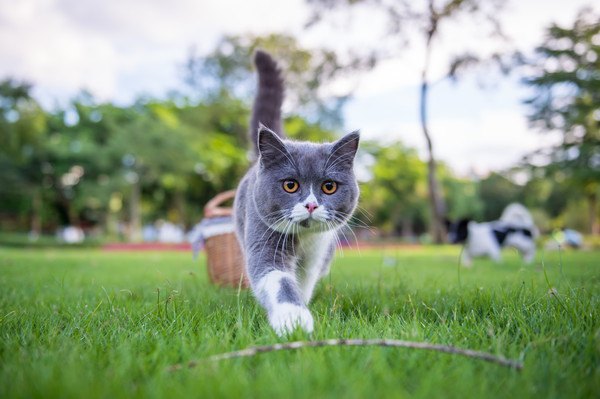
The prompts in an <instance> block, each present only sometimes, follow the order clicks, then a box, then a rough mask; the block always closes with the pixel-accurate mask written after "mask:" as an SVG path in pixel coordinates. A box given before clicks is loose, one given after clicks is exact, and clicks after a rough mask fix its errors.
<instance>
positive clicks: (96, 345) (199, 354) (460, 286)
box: [0, 247, 600, 399]
mask: <svg viewBox="0 0 600 399" xmlns="http://www.w3.org/2000/svg"><path fill="white" fill-rule="evenodd" d="M458 253H459V250H458V249H457V248H451V247H445V248H422V249H419V248H417V249H414V248H413V249H388V250H386V251H382V250H364V251H362V253H361V254H359V253H358V252H355V251H350V250H346V251H345V254H344V256H341V255H338V257H337V259H336V261H335V263H334V265H333V268H332V275H331V277H330V278H328V279H327V280H326V281H323V282H321V283H320V285H319V286H318V289H317V292H316V297H315V299H314V302H313V303H312V304H311V310H312V312H313V314H314V316H315V324H316V325H315V332H314V334H313V335H312V337H308V336H305V335H303V334H302V333H300V332H296V333H295V334H294V335H293V336H291V337H288V339H289V340H298V339H325V338H337V337H343V338H395V339H403V340H415V341H428V342H433V343H439V344H448V345H454V346H458V347H462V348H471V349H475V350H480V351H488V352H492V353H494V354H499V355H504V356H506V357H509V358H514V359H522V360H523V361H524V365H525V366H524V369H523V370H522V371H520V372H519V371H516V370H512V369H508V368H504V367H501V366H498V365H495V364H491V363H486V362H482V361H480V360H475V359H468V358H464V357H460V356H456V355H448V354H442V353H435V352H426V351H419V350H414V349H402V348H400V349H392V348H377V347H366V348H356V347H346V348H308V349H302V350H299V351H295V352H275V353H267V354H262V355H258V356H255V357H251V358H242V359H233V360H224V361H221V362H218V363H215V362H201V363H200V364H199V365H198V367H196V368H194V369H184V370H180V371H177V372H170V371H168V370H167V369H168V366H169V365H172V364H175V363H180V362H187V361H189V360H192V359H202V358H204V357H207V356H210V355H213V354H217V353H221V352H227V351H231V350H236V349H241V348H244V347H247V346H252V345H265V344H270V343H275V342H281V341H283V340H282V339H279V338H277V336H275V335H274V333H273V332H272V331H271V330H270V328H269V326H268V324H267V322H266V318H265V316H264V314H263V312H262V311H261V310H260V309H259V308H258V307H257V306H256V304H255V302H254V300H253V298H252V296H251V295H250V293H249V292H245V291H243V292H241V293H239V294H238V292H237V291H236V290H231V289H219V288H215V287H213V286H211V285H209V284H208V282H207V276H206V270H205V263H204V260H203V259H200V261H196V262H194V261H192V259H191V255H190V254H186V253H131V254H123V253H104V252H101V251H99V250H90V249H74V250H68V249H62V250H61V249H55V250H52V249H45V250H30V249H29V250H25V249H21V250H18V249H6V248H5V249H1V248H0V397H1V398H15V397H27V398H30V397H43V398H54V397H57V398H70V397H75V398H80V397H85V398H94V397H103V398H120V397H122V398H130V397H156V398H177V397H185V398H189V397H202V398H212V397H238V396H246V397H258V396H261V397H277V398H288V397H311V398H322V397H339V398H353V397H368V398H377V397H421V398H439V397H444V398H453V397H456V398H486V397H507V398H511V399H515V398H523V397H535V398H552V397H560V398H566V397H581V398H584V397H588V398H590V397H598V395H599V394H600V366H599V365H600V322H599V320H598V317H599V315H600V311H599V309H600V264H599V259H600V257H599V255H600V252H562V254H561V253H558V252H546V253H543V254H538V258H537V259H536V263H535V264H534V265H529V266H528V265H522V264H521V261H520V259H519V258H518V257H517V256H516V254H514V253H512V252H510V251H507V252H506V253H505V262H504V264H501V265H494V264H492V263H491V262H489V261H487V260H480V261H476V262H475V265H474V267H473V268H471V269H465V268H462V269H460V270H459V269H458V268H457V258H458ZM561 258H562V260H561Z"/></svg>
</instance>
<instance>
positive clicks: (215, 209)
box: [204, 190, 235, 218]
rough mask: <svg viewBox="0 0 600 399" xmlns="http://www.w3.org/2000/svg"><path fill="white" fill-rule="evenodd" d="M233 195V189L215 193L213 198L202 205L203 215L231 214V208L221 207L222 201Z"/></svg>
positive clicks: (212, 216) (210, 216) (211, 216)
mask: <svg viewBox="0 0 600 399" xmlns="http://www.w3.org/2000/svg"><path fill="white" fill-rule="evenodd" d="M234 197H235V190H229V191H224V192H222V193H220V194H217V195H216V196H215V197H214V198H213V199H211V200H210V201H208V202H207V203H206V205H205V206H204V217H207V218H214V217H217V216H231V215H233V208H231V207H221V206H219V205H221V204H222V203H223V202H225V201H228V200H230V199H232V198H234Z"/></svg>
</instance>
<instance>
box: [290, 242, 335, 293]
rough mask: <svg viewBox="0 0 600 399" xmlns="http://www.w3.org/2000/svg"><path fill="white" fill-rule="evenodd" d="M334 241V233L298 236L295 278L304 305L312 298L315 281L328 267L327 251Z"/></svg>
mask: <svg viewBox="0 0 600 399" xmlns="http://www.w3.org/2000/svg"><path fill="white" fill-rule="evenodd" d="M334 239H335V231H327V232H324V233H305V234H301V235H299V236H298V253H297V255H298V258H297V262H298V263H297V265H296V276H297V278H298V283H299V285H300V288H301V290H302V294H303V296H304V301H305V302H306V303H308V302H309V301H310V298H311V297H312V293H313V290H314V288H315V284H316V283H317V280H318V279H319V277H320V276H321V275H322V274H324V272H325V271H327V268H328V267H329V265H328V261H329V259H328V258H329V251H330V250H331V245H332V242H333V241H334Z"/></svg>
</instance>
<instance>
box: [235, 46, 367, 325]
mask: <svg viewBox="0 0 600 399" xmlns="http://www.w3.org/2000/svg"><path fill="white" fill-rule="evenodd" d="M254 64H255V66H256V69H257V71H258V92H257V95H256V98H255V101H254V107H253V112H252V119H251V123H250V129H249V133H250V138H251V141H252V144H253V150H254V157H255V162H254V164H253V165H252V166H251V167H250V169H249V170H248V172H247V173H246V175H245V176H244V177H243V178H242V180H241V182H240V184H239V186H238V189H237V192H236V197H235V200H234V220H235V225H236V236H237V238H238V241H239V243H240V247H241V248H242V252H243V254H244V260H245V265H246V272H247V275H248V278H249V280H250V286H251V289H252V292H253V294H254V296H255V297H256V299H257V300H258V302H259V303H260V305H261V306H262V307H263V308H264V309H265V310H266V312H267V316H268V320H269V324H270V325H271V327H272V328H273V329H274V330H275V332H276V333H277V334H278V335H280V336H282V335H285V334H287V333H290V332H292V331H293V330H295V329H296V328H297V327H300V328H301V329H302V330H304V331H305V332H307V333H311V332H312V331H313V328H314V321H313V317H312V315H311V313H310V311H309V310H308V304H309V302H310V299H311V297H312V294H313V290H314V288H315V285H316V284H317V282H318V280H319V279H320V278H321V277H323V276H325V275H327V274H328V273H329V267H330V263H331V261H332V259H333V256H334V252H335V247H336V238H337V237H336V234H337V233H336V231H337V230H338V229H340V228H342V227H343V226H345V224H346V223H347V221H348V220H349V219H350V218H351V216H352V214H353V212H354V210H355V208H356V206H357V202H358V197H359V188H358V184H357V181H356V177H355V175H354V171H353V165H354V158H355V155H356V151H357V150H358V143H359V138H360V137H359V133H358V132H357V131H356V132H352V133H350V134H347V135H346V136H344V137H342V138H341V139H339V140H338V141H336V142H334V143H325V144H316V143H310V142H299V141H290V140H287V139H285V136H284V134H283V126H282V119H281V106H282V103H283V98H284V82H283V78H282V73H281V70H280V69H279V67H278V65H277V63H276V62H275V61H274V60H273V58H272V57H271V56H270V55H269V54H268V53H266V52H264V51H260V50H259V51H256V53H255V56H254Z"/></svg>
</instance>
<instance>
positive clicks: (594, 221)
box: [588, 193, 600, 236]
mask: <svg viewBox="0 0 600 399" xmlns="http://www.w3.org/2000/svg"><path fill="white" fill-rule="evenodd" d="M588 206H589V215H590V233H591V234H592V235H593V236H597V235H600V225H599V224H598V213H597V210H598V196H597V195H596V193H593V194H590V195H588Z"/></svg>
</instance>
